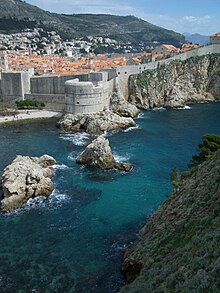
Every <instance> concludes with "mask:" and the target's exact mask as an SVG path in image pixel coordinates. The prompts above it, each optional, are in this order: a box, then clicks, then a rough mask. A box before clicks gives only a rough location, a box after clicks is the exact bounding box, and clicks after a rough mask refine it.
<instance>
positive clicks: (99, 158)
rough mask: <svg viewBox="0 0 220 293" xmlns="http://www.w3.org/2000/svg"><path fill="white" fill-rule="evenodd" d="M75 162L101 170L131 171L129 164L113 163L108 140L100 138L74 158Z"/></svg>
mask: <svg viewBox="0 0 220 293" xmlns="http://www.w3.org/2000/svg"><path fill="white" fill-rule="evenodd" d="M76 162H77V163H79V164H86V165H89V166H91V167H98V168H101V169H118V170H120V171H125V172H129V171H131V170H132V165H131V164H130V163H119V162H116V161H115V159H114V157H113V154H112V151H111V148H110V146H109V141H108V139H106V138H105V137H102V136H99V137H98V138H97V139H95V140H94V141H93V142H92V143H90V144H89V145H88V146H87V147H86V149H85V150H84V151H83V152H82V153H81V154H79V156H78V157H77V158H76Z"/></svg>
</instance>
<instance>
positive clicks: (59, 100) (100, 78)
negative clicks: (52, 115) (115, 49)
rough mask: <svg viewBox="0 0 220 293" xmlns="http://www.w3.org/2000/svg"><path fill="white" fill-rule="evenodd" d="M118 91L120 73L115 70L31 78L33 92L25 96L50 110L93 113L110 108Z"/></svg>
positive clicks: (31, 90)
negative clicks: (118, 74)
mask: <svg viewBox="0 0 220 293" xmlns="http://www.w3.org/2000/svg"><path fill="white" fill-rule="evenodd" d="M72 87H73V89H71V88H72ZM115 89H116V71H115V70H112V69H108V70H104V71H102V72H91V73H88V74H78V75H51V76H37V77H36V76H35V77H31V79H30V93H28V94H25V99H27V98H29V99H37V100H38V101H41V102H43V103H44V104H45V105H46V109H48V110H53V111H60V112H63V111H66V112H68V113H75V114H76V113H91V112H97V111H101V110H103V109H104V108H109V102H110V96H111V95H112V93H113V91H114V90H115ZM71 103H72V105H71ZM73 105H74V106H73Z"/></svg>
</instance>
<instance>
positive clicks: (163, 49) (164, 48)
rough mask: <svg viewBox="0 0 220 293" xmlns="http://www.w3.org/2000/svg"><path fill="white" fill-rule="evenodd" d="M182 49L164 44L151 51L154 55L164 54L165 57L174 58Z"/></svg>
mask: <svg viewBox="0 0 220 293" xmlns="http://www.w3.org/2000/svg"><path fill="white" fill-rule="evenodd" d="M179 51H180V49H178V48H176V47H175V46H173V45H167V44H163V45H160V46H158V47H156V48H155V49H153V50H152V51H151V53H152V54H163V55H165V56H174V55H176V54H178V53H179Z"/></svg>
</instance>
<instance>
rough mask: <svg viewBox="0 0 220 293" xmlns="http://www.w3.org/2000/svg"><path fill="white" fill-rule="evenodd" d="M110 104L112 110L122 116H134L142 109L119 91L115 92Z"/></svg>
mask: <svg viewBox="0 0 220 293" xmlns="http://www.w3.org/2000/svg"><path fill="white" fill-rule="evenodd" d="M110 105H111V106H110V108H111V110H112V111H113V112H114V113H116V114H118V115H120V116H124V117H132V118H134V117H136V116H137V115H138V114H139V113H140V110H139V109H138V108H137V107H136V106H135V105H133V104H131V103H129V102H128V101H126V100H125V99H124V98H123V96H122V95H121V94H120V93H118V92H114V93H113V95H112V97H111V101H110Z"/></svg>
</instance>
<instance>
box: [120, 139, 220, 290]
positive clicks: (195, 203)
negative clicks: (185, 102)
mask: <svg viewBox="0 0 220 293" xmlns="http://www.w3.org/2000/svg"><path fill="white" fill-rule="evenodd" d="M219 139H220V137H219V136H217V135H213V134H206V135H204V137H203V143H202V144H201V145H203V146H205V148H206V149H209V150H210V149H211V150H212V154H211V155H210V153H208V156H207V157H206V158H204V157H203V156H201V157H202V158H203V160H205V161H204V163H203V164H201V165H199V166H198V165H197V167H195V168H192V169H191V170H190V171H188V174H187V176H186V178H185V180H183V181H182V182H181V183H180V184H179V185H178V188H176V189H175V190H174V192H173V193H172V194H171V195H170V196H169V197H168V198H167V200H166V201H165V202H164V203H163V205H162V206H161V207H160V208H159V209H158V210H157V211H156V213H155V214H154V215H153V216H152V218H151V219H150V221H149V222H148V223H147V224H146V225H145V226H144V228H143V229H142V230H141V239H140V240H139V241H137V242H136V243H134V244H133V246H132V247H131V248H130V249H129V250H127V251H126V254H125V258H124V263H123V268H122V269H123V271H124V273H125V275H126V276H127V278H128V280H130V283H129V284H127V285H126V286H125V287H123V288H122V290H121V291H120V292H121V293H135V292H136V293H137V292H139V293H151V292H154V293H160V292H173V293H180V292H183V293H185V292H186V293H188V292H203V293H209V292H212V293H217V292H220V279H219V268H220V263H219V256H220V249H219V227H220V208H219V182H220V149H219ZM201 149H203V147H202V146H201V147H200V148H199V150H200V151H201ZM214 149H216V151H214ZM202 152H203V151H201V153H202ZM205 153H206V152H205ZM171 174H172V177H173V178H174V179H176V178H178V179H179V172H178V169H177V168H176V167H175V168H174V169H173V171H172V173H171ZM181 177H182V176H181ZM137 267H138V268H139V270H138V271H137V270H135V268H137Z"/></svg>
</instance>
